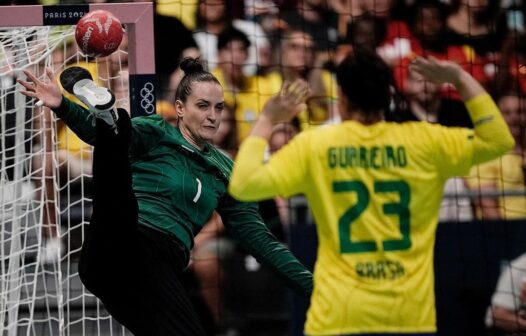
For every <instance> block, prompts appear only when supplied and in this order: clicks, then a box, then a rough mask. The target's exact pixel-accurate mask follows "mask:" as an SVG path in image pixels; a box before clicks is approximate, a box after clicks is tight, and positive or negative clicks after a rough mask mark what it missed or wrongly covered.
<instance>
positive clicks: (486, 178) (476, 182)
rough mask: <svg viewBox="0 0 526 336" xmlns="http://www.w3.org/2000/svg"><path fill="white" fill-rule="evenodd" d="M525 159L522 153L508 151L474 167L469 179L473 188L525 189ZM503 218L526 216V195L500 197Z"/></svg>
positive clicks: (500, 209)
mask: <svg viewBox="0 0 526 336" xmlns="http://www.w3.org/2000/svg"><path fill="white" fill-rule="evenodd" d="M522 166H523V160H522V157H521V155H519V154H514V153H508V154H504V155H503V156H502V157H500V158H498V159H495V160H492V161H489V162H485V163H483V164H480V165H478V166H475V167H473V169H472V170H471V173H470V174H469V177H468V179H467V181H468V185H469V187H470V188H471V189H474V190H479V189H481V188H485V187H489V186H491V187H494V188H495V189H496V190H499V191H504V190H507V191H513V190H523V189H524V186H525V184H524V172H523V169H522ZM498 204H499V213H500V216H501V218H502V219H511V220H513V219H522V218H526V196H503V197H499V198H498Z"/></svg>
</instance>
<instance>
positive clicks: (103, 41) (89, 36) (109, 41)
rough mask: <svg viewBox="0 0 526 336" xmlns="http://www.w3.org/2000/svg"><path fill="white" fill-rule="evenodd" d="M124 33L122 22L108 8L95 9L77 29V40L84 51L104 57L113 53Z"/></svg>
mask: <svg viewBox="0 0 526 336" xmlns="http://www.w3.org/2000/svg"><path fill="white" fill-rule="evenodd" d="M123 34H124V31H123V28H122V25H121V22H120V21H119V19H117V18H116V17H115V16H114V15H113V14H112V13H110V12H108V11H106V10H102V9H99V10H95V11H92V12H89V13H87V14H86V15H84V16H83V17H82V18H81V19H80V20H79V22H78V23H77V27H76V29H75V40H76V41H77V45H78V46H79V48H80V50H81V51H82V53H83V54H84V55H86V56H91V57H104V56H108V55H110V54H111V53H113V52H114V51H115V50H117V48H119V45H120V44H121V41H122V36H123Z"/></svg>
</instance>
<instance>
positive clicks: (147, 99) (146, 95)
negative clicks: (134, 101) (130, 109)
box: [139, 82, 155, 114]
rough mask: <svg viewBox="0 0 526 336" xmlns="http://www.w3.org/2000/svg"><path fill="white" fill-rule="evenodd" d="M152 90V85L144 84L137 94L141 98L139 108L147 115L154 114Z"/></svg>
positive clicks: (149, 83)
mask: <svg viewBox="0 0 526 336" xmlns="http://www.w3.org/2000/svg"><path fill="white" fill-rule="evenodd" d="M153 88H154V87H153V83H151V82H147V83H146V84H144V86H143V88H142V89H141V91H140V93H139V94H140V96H141V108H142V109H143V110H144V112H146V113H147V114H152V113H154V112H155V105H154V104H153V103H154V101H155V96H154V94H153Z"/></svg>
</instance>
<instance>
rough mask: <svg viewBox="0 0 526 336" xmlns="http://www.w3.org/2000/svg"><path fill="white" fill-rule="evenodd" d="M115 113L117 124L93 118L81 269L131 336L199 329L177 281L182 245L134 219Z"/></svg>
mask: <svg viewBox="0 0 526 336" xmlns="http://www.w3.org/2000/svg"><path fill="white" fill-rule="evenodd" d="M118 113H119V115H118V119H117V121H116V124H115V125H116V129H115V128H114V127H112V125H111V124H109V123H108V122H107V120H105V119H103V118H97V120H96V122H97V124H96V129H97V134H96V142H95V149H94V158H93V188H94V189H93V215H92V220H91V223H90V225H89V228H88V234H87V236H86V239H85V242H84V244H83V248H82V254H81V264H80V266H79V273H80V275H81V278H82V280H83V283H84V284H85V285H86V287H87V288H88V289H89V290H90V291H92V292H93V293H94V294H95V295H97V296H98V297H99V298H100V299H101V300H102V301H103V303H104V304H105V306H106V308H107V309H108V311H109V312H110V313H111V314H112V316H113V317H115V318H116V319H117V320H118V321H119V322H121V323H122V324H123V325H124V326H126V327H127V328H128V329H130V330H131V331H132V332H133V333H134V334H135V335H204V332H203V328H202V326H201V325H200V323H199V318H198V317H197V314H196V313H195V311H194V308H193V307H192V305H191V303H190V300H189V299H188V297H187V294H186V290H185V289H184V287H183V285H182V284H181V283H180V278H181V273H182V270H183V269H184V268H185V266H186V265H185V264H184V262H185V261H184V260H186V258H182V256H183V255H184V253H185V252H184V248H183V247H182V246H181V245H180V244H179V242H178V241H177V240H176V239H175V238H174V237H172V236H170V235H168V234H166V233H161V232H157V231H155V230H152V229H149V228H146V227H144V226H142V225H139V224H138V205H137V200H136V198H135V195H134V193H133V189H132V174H131V168H130V162H129V157H128V147H129V143H130V135H131V121H130V118H129V116H128V114H127V113H126V111H124V110H122V109H119V110H118ZM115 130H117V132H115Z"/></svg>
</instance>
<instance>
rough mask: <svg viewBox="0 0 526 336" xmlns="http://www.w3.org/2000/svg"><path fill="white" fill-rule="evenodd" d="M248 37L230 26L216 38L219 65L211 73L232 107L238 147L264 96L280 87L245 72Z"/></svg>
mask: <svg viewBox="0 0 526 336" xmlns="http://www.w3.org/2000/svg"><path fill="white" fill-rule="evenodd" d="M249 48H250V40H249V39H248V37H247V36H246V35H245V33H243V32H242V31H240V30H238V29H236V28H235V27H229V28H227V29H225V30H224V31H223V32H221V33H220V34H219V36H218V39H217V50H218V61H219V64H218V67H217V68H215V69H213V70H212V73H213V74H214V76H216V78H217V79H218V80H219V82H220V83H221V85H222V86H223V88H224V92H225V103H226V105H227V106H228V107H229V108H230V109H232V110H233V111H234V118H235V121H236V133H237V141H238V142H237V143H236V144H235V148H230V149H234V150H235V149H237V147H238V143H239V141H241V140H242V139H244V138H245V137H246V136H247V135H248V133H249V132H250V128H251V127H252V123H253V122H254V121H255V120H256V119H257V116H258V115H259V113H260V112H261V110H262V108H263V105H264V104H265V103H266V101H267V99H268V98H270V97H271V96H272V95H273V94H275V93H276V92H278V91H279V88H280V85H281V83H280V82H276V81H274V82H273V81H271V80H269V79H267V78H266V77H262V76H254V75H246V74H245V73H244V72H243V67H244V66H245V64H246V62H247V61H248V50H249Z"/></svg>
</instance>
